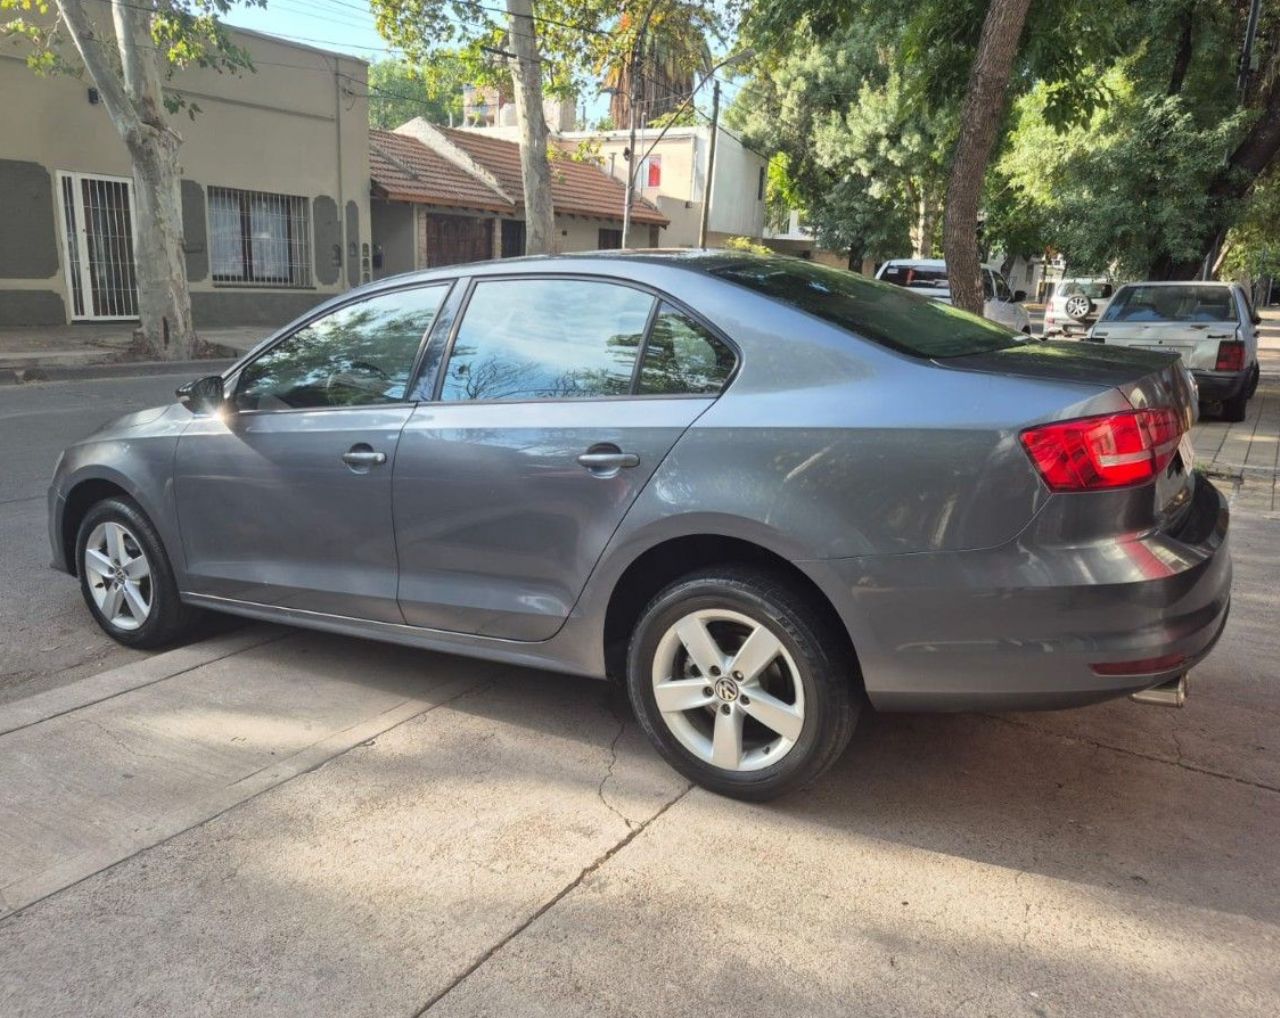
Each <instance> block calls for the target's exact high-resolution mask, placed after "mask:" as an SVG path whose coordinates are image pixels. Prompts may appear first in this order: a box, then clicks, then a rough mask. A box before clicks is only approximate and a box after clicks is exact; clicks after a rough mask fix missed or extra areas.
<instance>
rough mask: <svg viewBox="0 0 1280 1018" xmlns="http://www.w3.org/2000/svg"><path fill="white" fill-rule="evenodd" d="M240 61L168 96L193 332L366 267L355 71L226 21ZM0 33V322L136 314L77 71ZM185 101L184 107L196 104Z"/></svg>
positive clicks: (111, 195)
mask: <svg viewBox="0 0 1280 1018" xmlns="http://www.w3.org/2000/svg"><path fill="white" fill-rule="evenodd" d="M229 34H230V36H231V40H232V42H233V43H235V44H236V45H237V46H240V47H242V48H243V49H245V50H247V51H248V53H249V55H250V57H251V58H252V61H253V66H254V70H253V71H251V72H245V73H242V74H239V75H235V74H219V73H217V72H216V71H214V70H209V69H200V68H191V69H188V70H184V71H180V72H178V73H177V74H175V76H174V78H173V79H172V81H171V82H170V83H169V85H170V90H171V91H172V92H174V93H175V94H176V95H177V96H179V97H180V98H181V99H183V100H185V101H186V103H187V104H188V108H189V109H191V110H193V111H195V116H194V118H192V119H188V118H187V117H186V116H185V115H182V114H179V115H178V116H176V117H174V120H173V124H174V127H175V128H176V129H177V130H178V131H179V132H180V133H181V134H182V136H183V139H184V143H183V145H182V148H181V151H180V155H179V158H180V160H181V164H182V178H183V179H182V215H183V231H184V235H185V245H184V246H185V252H186V267H187V274H188V278H189V280H190V284H191V300H192V307H193V313H194V317H195V321H196V325H197V326H198V327H199V326H211V325H250V324H272V325H278V324H280V323H282V322H285V321H287V320H289V319H290V318H292V317H294V316H295V315H297V314H299V313H301V312H302V311H304V310H306V309H307V308H309V307H311V306H312V305H314V304H316V303H317V302H319V301H321V300H324V299H325V298H327V297H328V296H329V295H331V294H334V293H338V292H341V291H342V290H345V289H346V288H348V287H350V286H354V285H356V284H358V283H359V282H361V281H362V280H364V279H368V278H369V276H370V273H371V271H372V269H371V257H370V250H371V249H370V220H369V169H368V106H367V102H368V100H367V98H366V96H367V94H368V84H367V70H368V68H367V65H366V63H365V62H364V61H362V60H359V59H356V58H354V57H349V56H344V55H340V54H336V53H330V52H328V51H325V50H321V49H316V48H314V47H311V46H304V45H300V44H297V43H292V42H286V41H285V40H283V39H277V38H275V37H272V36H268V35H262V34H260V33H257V32H250V31H245V30H242V29H230V30H229ZM24 58H25V51H24V49H23V45H22V44H21V43H20V42H19V41H18V40H0V95H2V96H4V102H3V103H0V211H2V212H3V224H4V225H3V227H0V325H62V324H66V323H68V322H79V321H104V320H107V321H109V320H113V319H114V320H120V321H129V320H132V319H136V318H137V293H136V288H135V282H134V265H133V249H132V240H131V234H130V231H131V222H132V218H133V210H134V207H135V198H134V183H133V181H132V179H131V168H130V161H129V155H128V152H127V151H126V149H125V146H124V143H123V141H121V139H120V137H119V135H118V134H117V132H116V130H115V128H114V127H113V125H112V124H111V122H110V120H109V118H108V116H107V112H106V109H105V108H104V107H103V105H102V103H101V100H100V97H99V95H98V92H97V90H96V89H94V88H93V87H92V82H91V81H90V80H88V79H87V78H78V77H75V76H72V75H56V76H52V77H47V78H41V77H37V76H36V75H35V74H34V73H32V71H31V70H30V69H29V68H28V67H27V66H26V64H25V62H24ZM197 108H198V109H197Z"/></svg>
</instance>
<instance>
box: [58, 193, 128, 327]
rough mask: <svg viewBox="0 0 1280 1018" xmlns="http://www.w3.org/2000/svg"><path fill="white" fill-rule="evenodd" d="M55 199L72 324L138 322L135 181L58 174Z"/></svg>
mask: <svg viewBox="0 0 1280 1018" xmlns="http://www.w3.org/2000/svg"><path fill="white" fill-rule="evenodd" d="M58 194H59V196H60V197H61V201H60V202H59V206H58V207H59V209H60V211H61V213H62V236H63V239H64V241H65V243H64V245H63V246H64V248H65V255H66V271H67V290H68V292H69V293H70V294H71V317H72V319H74V320H83V319H111V318H137V317H138V282H137V276H136V275H135V273H134V268H133V181H131V180H130V179H129V178H128V177H102V176H91V175H89V174H87V173H67V172H63V171H59V173H58Z"/></svg>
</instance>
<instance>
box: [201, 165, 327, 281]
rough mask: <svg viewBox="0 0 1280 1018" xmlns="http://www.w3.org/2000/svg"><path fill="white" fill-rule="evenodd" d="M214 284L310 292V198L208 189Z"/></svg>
mask: <svg viewBox="0 0 1280 1018" xmlns="http://www.w3.org/2000/svg"><path fill="white" fill-rule="evenodd" d="M209 234H210V245H209V248H210V256H211V262H212V266H213V281H214V282H215V283H235V284H237V285H240V286H292V287H304V286H311V215H310V204H309V202H308V201H307V199H306V198H302V197H299V196H297V195H291V194H269V193H267V192H265V191H239V190H235V189H233V188H229V187H211V188H209Z"/></svg>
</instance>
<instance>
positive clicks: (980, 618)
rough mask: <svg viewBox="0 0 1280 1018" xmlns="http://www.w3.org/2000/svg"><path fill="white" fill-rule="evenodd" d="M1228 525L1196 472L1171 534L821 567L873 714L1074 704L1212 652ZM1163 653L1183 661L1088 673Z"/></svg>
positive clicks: (1222, 596) (1219, 502)
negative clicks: (1186, 507) (837, 594)
mask: <svg viewBox="0 0 1280 1018" xmlns="http://www.w3.org/2000/svg"><path fill="white" fill-rule="evenodd" d="M1228 522H1229V514H1228V509H1227V504H1226V500H1225V499H1223V497H1222V495H1221V494H1220V493H1219V492H1218V490H1217V489H1216V488H1214V487H1213V485H1212V484H1210V483H1209V482H1208V481H1207V480H1205V479H1204V478H1201V479H1199V481H1198V483H1197V487H1196V492H1195V496H1194V500H1193V505H1192V508H1191V510H1190V512H1189V513H1188V514H1187V516H1186V518H1185V519H1184V520H1183V523H1182V525H1181V526H1180V527H1179V528H1178V530H1177V532H1176V533H1163V532H1158V531H1157V532H1151V533H1146V534H1135V535H1130V536H1127V537H1125V538H1123V539H1109V540H1107V541H1100V542H1089V543H1085V544H1082V545H1078V546H1074V547H1050V548H1036V547H1031V546H1027V545H1024V544H1020V543H1019V542H1017V541H1015V542H1013V543H1011V544H1008V545H1004V546H1002V547H1000V548H994V549H990V550H987V551H978V552H960V553H952V554H938V555H906V556H896V557H893V558H884V559H879V560H869V559H861V560H854V559H846V560H839V561H838V562H827V563H825V565H826V566H827V567H829V568H831V569H832V570H833V571H834V573H835V575H834V576H832V577H831V579H834V580H836V581H837V582H838V583H839V589H840V590H841V592H842V593H844V594H846V595H847V598H846V599H845V601H844V605H843V606H842V608H841V614H842V615H843V616H844V618H845V621H846V623H847V624H848V626H849V630H850V634H851V635H852V636H853V639H854V644H855V647H856V648H857V651H858V655H859V662H860V664H861V666H862V672H863V677H864V680H865V683H866V688H867V693H868V696H869V697H870V699H871V701H872V703H873V704H874V705H875V706H876V707H877V708H880V709H883V710H930V711H935V710H1032V709H1052V708H1060V707H1074V706H1080V705H1083V704H1088V703H1094V702H1097V701H1100V700H1106V699H1110V698H1112V697H1118V696H1123V695H1126V694H1128V693H1132V692H1135V691H1137V690H1140V689H1146V688H1149V687H1151V686H1154V685H1156V684H1158V683H1160V682H1163V681H1165V680H1167V679H1169V678H1171V677H1173V676H1175V675H1177V674H1178V673H1180V672H1185V671H1186V670H1187V669H1189V668H1191V667H1193V666H1194V665H1195V664H1197V663H1198V662H1199V661H1201V660H1202V659H1203V658H1204V657H1205V656H1206V655H1207V654H1208V653H1209V651H1210V650H1212V648H1213V645H1214V643H1215V642H1216V641H1217V639H1218V637H1219V635H1220V634H1221V632H1222V629H1223V626H1224V625H1225V623H1226V618H1227V613H1228V610H1229V607H1230V600H1231V557H1230V553H1229V549H1228V544H1227V529H1228ZM806 565H817V564H816V563H806ZM1171 654H1178V655H1182V658H1181V659H1180V660H1179V661H1178V663H1177V664H1176V665H1175V666H1173V667H1170V668H1168V669H1166V670H1165V671H1160V672H1151V673H1145V674H1139V675H1121V676H1115V675H1107V676H1102V675H1098V674H1096V673H1095V672H1094V671H1093V670H1092V668H1091V665H1094V664H1115V663H1120V662H1131V661H1142V660H1147V659H1152V658H1159V657H1164V656H1165V655H1171Z"/></svg>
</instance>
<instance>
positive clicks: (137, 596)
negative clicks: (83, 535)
mask: <svg viewBox="0 0 1280 1018" xmlns="http://www.w3.org/2000/svg"><path fill="white" fill-rule="evenodd" d="M84 569H85V576H86V577H87V578H88V581H89V592H90V593H91V594H92V595H93V601H94V604H96V605H97V606H98V611H99V612H101V613H102V617H103V618H104V619H106V620H107V622H108V623H109V624H110V625H112V626H114V627H115V628H116V629H122V630H134V629H138V628H139V627H140V626H141V625H142V624H143V623H144V622H146V621H147V618H148V617H149V616H150V615H151V602H152V595H153V591H154V587H153V585H152V582H151V563H150V562H148V561H147V555H146V552H144V551H143V550H142V545H141V544H140V543H139V542H138V539H137V537H135V536H134V535H133V533H132V532H131V531H130V530H129V529H128V528H127V527H125V526H124V525H123V524H120V523H116V522H114V521H113V520H107V521H105V522H103V523H99V524H98V525H97V526H96V527H94V528H93V530H92V532H91V533H90V534H89V540H88V541H86V542H85V546H84Z"/></svg>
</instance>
